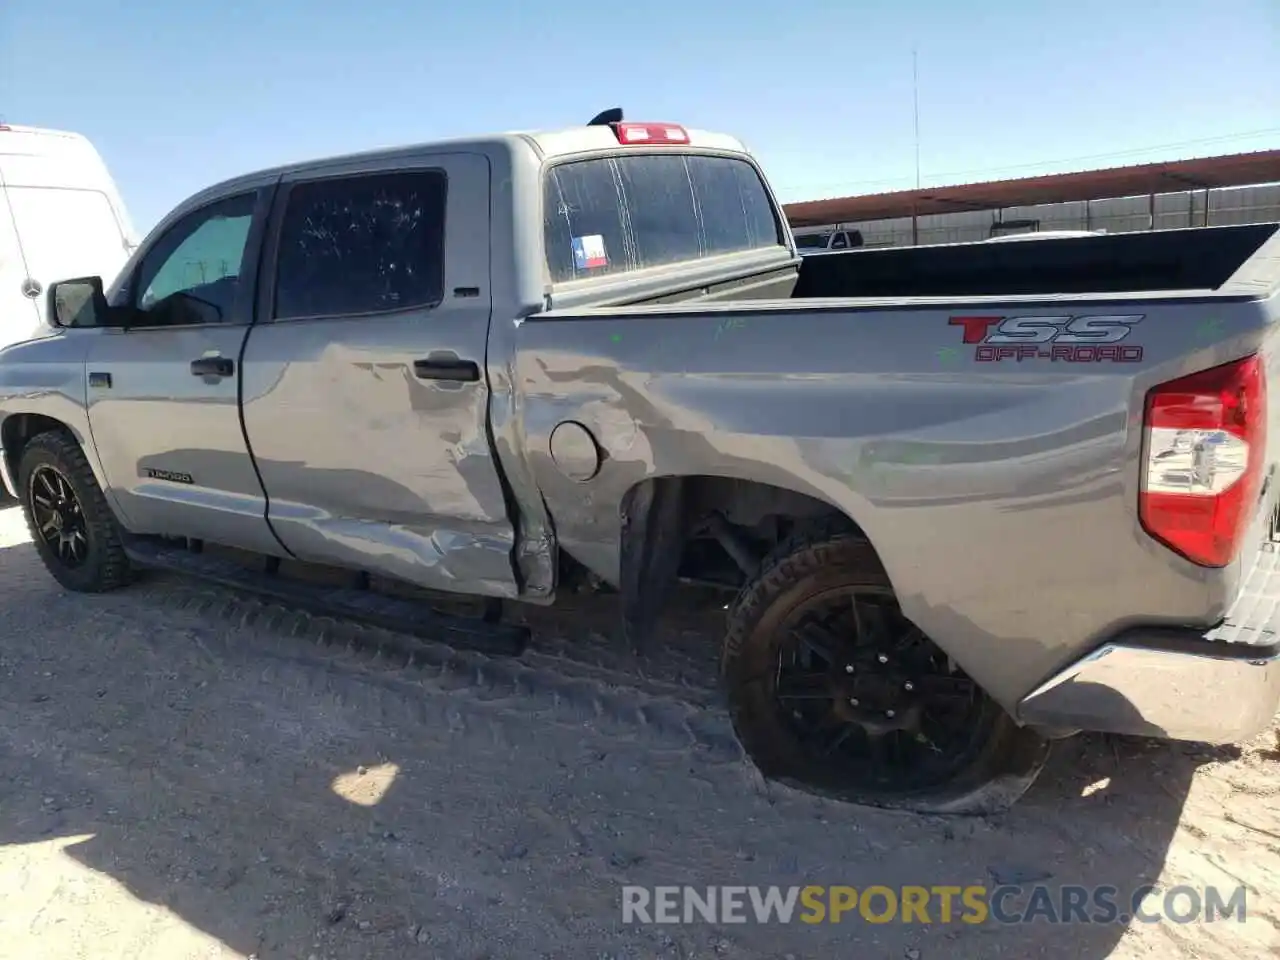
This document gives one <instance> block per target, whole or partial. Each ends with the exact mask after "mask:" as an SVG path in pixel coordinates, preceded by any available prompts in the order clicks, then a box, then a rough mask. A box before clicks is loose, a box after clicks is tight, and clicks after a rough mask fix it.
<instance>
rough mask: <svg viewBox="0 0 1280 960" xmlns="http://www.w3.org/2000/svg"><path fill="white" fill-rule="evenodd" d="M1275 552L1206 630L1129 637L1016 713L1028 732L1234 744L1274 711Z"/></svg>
mask: <svg viewBox="0 0 1280 960" xmlns="http://www.w3.org/2000/svg"><path fill="white" fill-rule="evenodd" d="M1276 546H1280V545H1274V544H1273V545H1270V547H1269V548H1268V552H1264V553H1262V554H1261V555H1260V557H1259V560H1258V562H1257V564H1256V565H1255V566H1254V569H1253V571H1252V572H1251V573H1250V574H1249V577H1248V579H1247V580H1246V581H1245V585H1244V589H1243V590H1242V591H1241V593H1240V596H1239V597H1238V598H1237V599H1236V602H1235V603H1234V604H1232V606H1231V609H1230V610H1229V611H1228V612H1227V616H1226V618H1225V619H1224V620H1223V622H1222V623H1221V624H1219V625H1218V626H1216V627H1214V628H1213V629H1212V630H1208V631H1205V632H1199V631H1195V630H1190V629H1177V628H1167V627H1149V628H1138V629H1133V630H1126V631H1124V632H1123V633H1121V634H1118V635H1117V636H1115V637H1113V638H1112V639H1111V640H1109V641H1108V642H1106V643H1105V644H1103V645H1102V646H1101V647H1100V648H1098V649H1097V650H1095V651H1094V652H1093V653H1091V654H1089V655H1088V656H1086V657H1083V658H1082V659H1080V660H1078V661H1076V662H1075V663H1073V664H1071V665H1070V666H1068V667H1067V668H1066V669H1065V670H1062V671H1061V672H1060V673H1058V674H1056V675H1055V676H1053V677H1051V678H1050V679H1049V680H1047V681H1045V682H1044V683H1043V684H1041V685H1040V686H1039V687H1037V688H1036V689H1035V690H1033V691H1032V692H1031V693H1029V694H1027V696H1026V697H1024V698H1023V699H1022V700H1021V702H1019V704H1018V719H1019V720H1021V721H1022V722H1023V723H1026V724H1030V725H1033V726H1042V727H1051V728H1056V729H1072V730H1089V731H1097V732H1104V733H1121V734H1133V735H1137V736H1146V737H1163V738H1167V739H1170V740H1199V741H1205V742H1210V743H1232V742H1236V741H1239V740H1247V739H1249V738H1251V737H1253V736H1254V735H1256V734H1258V733H1260V732H1261V731H1262V730H1264V729H1266V728H1267V726H1268V725H1269V724H1270V723H1271V721H1272V720H1273V718H1274V717H1275V715H1276V711H1277V708H1280V552H1271V551H1272V549H1273V548H1275V547H1276Z"/></svg>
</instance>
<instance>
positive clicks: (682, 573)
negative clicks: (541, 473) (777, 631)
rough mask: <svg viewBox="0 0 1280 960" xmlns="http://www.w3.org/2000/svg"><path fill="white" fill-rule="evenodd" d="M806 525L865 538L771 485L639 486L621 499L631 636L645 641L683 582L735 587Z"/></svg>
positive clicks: (808, 500) (694, 482) (832, 511)
mask: <svg viewBox="0 0 1280 960" xmlns="http://www.w3.org/2000/svg"><path fill="white" fill-rule="evenodd" d="M810 525H814V526H817V525H824V526H828V527H830V528H831V529H833V530H837V529H843V530H848V531H851V532H856V533H860V534H863V536H864V537H865V533H863V531H862V529H861V528H860V527H859V526H858V524H857V523H856V522H855V521H854V520H853V519H852V518H850V517H848V516H847V515H845V514H844V513H843V511H841V510H839V509H838V508H837V507H834V506H832V505H831V504H829V503H827V502H825V501H823V500H819V499H818V498H816V497H812V496H809V495H808V494H804V493H798V492H797V491H794V490H788V489H786V488H784V487H778V486H774V485H772V484H768V483H758V482H754V481H749V480H739V479H735V478H731V477H716V476H691V477H654V478H650V479H648V480H644V481H642V482H640V483H638V484H637V485H636V486H634V487H632V488H631V490H629V491H628V492H627V495H626V496H625V497H624V498H623V501H622V544H621V547H622V549H621V565H620V587H621V593H622V607H623V621H624V626H625V629H626V633H627V635H628V638H629V639H630V640H631V642H632V643H633V644H637V645H639V644H643V642H644V641H645V639H647V638H648V636H649V635H650V634H651V633H652V631H653V629H654V627H655V626H656V624H657V618H658V614H659V613H660V611H661V609H662V607H663V606H664V605H665V602H666V600H667V599H668V598H669V596H670V593H671V591H672V590H673V589H674V588H675V586H676V584H677V583H679V582H680V581H681V580H687V581H692V582H696V583H703V584H709V585H714V586H720V587H724V588H726V589H730V590H739V589H741V588H742V587H743V586H744V585H745V584H746V583H747V582H748V580H749V579H750V578H751V577H753V576H754V575H755V573H756V571H757V570H758V569H759V566H760V564H761V562H762V561H763V560H764V559H765V557H767V556H768V555H769V553H770V552H772V550H773V549H774V548H775V547H776V546H777V545H778V544H780V543H783V542H784V541H786V540H787V539H789V538H790V537H791V536H793V535H794V533H795V532H796V531H797V530H798V529H800V528H802V527H807V526H810ZM867 539H868V542H870V540H869V538H867ZM872 549H873V550H874V547H873V548H872Z"/></svg>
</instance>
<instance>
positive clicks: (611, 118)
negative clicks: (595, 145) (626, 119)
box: [587, 107, 622, 127]
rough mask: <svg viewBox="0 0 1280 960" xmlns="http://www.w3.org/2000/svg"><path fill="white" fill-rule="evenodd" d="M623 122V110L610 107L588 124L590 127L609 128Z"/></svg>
mask: <svg viewBox="0 0 1280 960" xmlns="http://www.w3.org/2000/svg"><path fill="white" fill-rule="evenodd" d="M621 122H622V108H621V107H610V108H609V109H608V110H605V111H603V112H602V113H597V114H596V115H595V116H594V117H593V118H592V119H591V121H590V122H589V123H588V124H587V126H588V127H607V126H608V125H609V124H611V123H621Z"/></svg>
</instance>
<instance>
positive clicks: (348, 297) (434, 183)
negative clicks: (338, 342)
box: [275, 170, 446, 320]
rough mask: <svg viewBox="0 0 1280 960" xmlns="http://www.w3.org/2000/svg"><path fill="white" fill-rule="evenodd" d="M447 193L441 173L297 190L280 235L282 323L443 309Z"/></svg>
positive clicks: (306, 186) (354, 180) (278, 262)
mask: <svg viewBox="0 0 1280 960" xmlns="http://www.w3.org/2000/svg"><path fill="white" fill-rule="evenodd" d="M445 193H446V182H445V176H444V174H443V173H441V172H439V171H436V170H429V171H415V172H412V173H391V174H374V175H369V176H360V177H347V178H343V179H339V180H322V181H318V182H315V183H302V184H298V185H297V186H295V187H293V189H291V190H290V191H289V200H288V206H287V207H286V208H285V214H284V222H283V223H282V225H281V229H280V244H279V254H278V256H277V260H276V290H275V318H276V319H277V320H292V319H298V318H302V317H333V316H349V315H352V314H362V313H384V312H388V311H394V310H409V309H413V308H415V307H426V306H434V305H435V304H437V303H439V302H440V300H441V298H442V296H443V291H444V208H445Z"/></svg>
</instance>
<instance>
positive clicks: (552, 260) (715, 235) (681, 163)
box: [543, 154, 783, 282]
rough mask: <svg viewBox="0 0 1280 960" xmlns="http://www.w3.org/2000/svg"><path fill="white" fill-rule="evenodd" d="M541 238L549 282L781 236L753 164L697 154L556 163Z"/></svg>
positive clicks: (769, 242) (770, 242)
mask: <svg viewBox="0 0 1280 960" xmlns="http://www.w3.org/2000/svg"><path fill="white" fill-rule="evenodd" d="M543 237H544V242H545V244H546V248H547V267H548V270H549V271H550V274H551V280H552V282H559V281H564V280H577V279H582V278H584V277H594V276H599V275H601V274H611V273H623V272H626V271H629V270H640V269H643V268H645V267H657V266H662V265H664V264H669V263H679V262H687V261H694V260H699V259H702V258H704V257H711V256H717V255H719V254H724V253H735V252H738V251H742V250H754V249H760V248H768V247H776V246H781V245H782V244H783V239H782V234H781V232H780V230H779V227H778V221H777V218H776V216H775V214H774V206H773V203H772V201H771V200H770V199H769V194H768V192H767V191H766V190H765V187H764V183H763V182H762V181H761V179H760V175H759V174H758V173H757V172H756V170H755V168H754V167H752V166H751V164H749V163H747V162H746V161H744V160H740V159H737V158H734V157H715V156H701V155H696V154H656V155H655V154H637V155H634V156H627V157H613V158H600V159H595V160H578V161H572V162H569V163H564V164H560V165H559V166H556V167H553V168H552V169H551V170H550V171H549V172H548V173H547V178H546V184H545V195H544V210H543Z"/></svg>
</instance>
